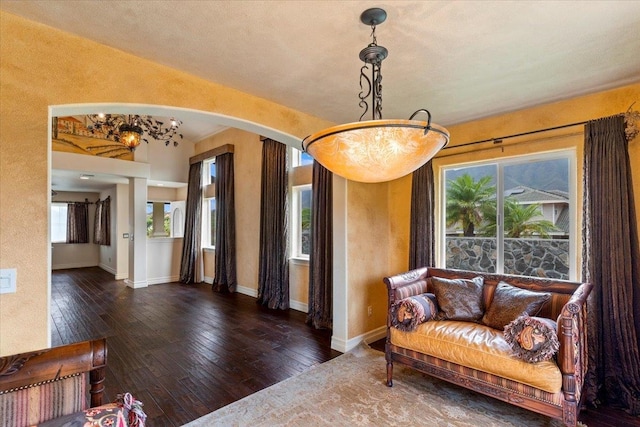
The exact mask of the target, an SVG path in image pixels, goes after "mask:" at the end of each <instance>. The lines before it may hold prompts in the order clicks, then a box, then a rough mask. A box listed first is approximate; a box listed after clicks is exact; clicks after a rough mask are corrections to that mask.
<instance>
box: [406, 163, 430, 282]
mask: <svg viewBox="0 0 640 427" xmlns="http://www.w3.org/2000/svg"><path fill="white" fill-rule="evenodd" d="M434 197H435V196H434V178H433V163H432V162H431V160H429V161H428V162H427V163H425V164H424V165H423V166H422V167H420V168H419V169H417V170H416V171H415V172H413V175H412V178H411V220H410V231H409V270H413V269H415V268H420V267H433V266H434V265H435V259H434V258H435V239H434V236H435V234H434V233H435V219H434V210H435V201H434Z"/></svg>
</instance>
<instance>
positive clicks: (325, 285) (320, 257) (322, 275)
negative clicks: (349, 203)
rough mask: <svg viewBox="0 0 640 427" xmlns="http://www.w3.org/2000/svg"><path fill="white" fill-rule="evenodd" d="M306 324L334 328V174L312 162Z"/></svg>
mask: <svg viewBox="0 0 640 427" xmlns="http://www.w3.org/2000/svg"><path fill="white" fill-rule="evenodd" d="M307 323H310V324H311V325H313V326H314V327H315V328H328V329H331V328H332V327H333V174H332V173H331V172H329V170H327V169H325V168H324V166H322V165H321V164H320V163H318V162H317V161H314V162H313V181H312V196H311V256H310V258H309V311H308V314H307Z"/></svg>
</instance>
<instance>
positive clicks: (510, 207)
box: [441, 152, 576, 279]
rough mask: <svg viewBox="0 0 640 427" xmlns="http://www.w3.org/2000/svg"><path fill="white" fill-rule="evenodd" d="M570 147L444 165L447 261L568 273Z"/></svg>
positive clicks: (488, 268)
mask: <svg viewBox="0 0 640 427" xmlns="http://www.w3.org/2000/svg"><path fill="white" fill-rule="evenodd" d="M574 157H575V154H574V153H573V152H563V153H560V154H558V153H555V154H549V155H539V156H535V157H533V156H528V157H521V158H515V159H509V160H503V161H499V162H492V163H483V164H475V165H466V166H464V167H448V168H445V169H444V179H443V180H442V184H443V192H442V193H443V194H444V197H445V203H443V207H444V213H443V215H442V218H444V221H443V229H444V230H445V231H444V233H443V234H444V244H443V245H442V246H441V247H442V248H443V253H442V255H441V259H443V260H444V264H445V266H446V267H447V268H459V269H464V270H473V271H484V272H490V273H506V274H519V275H525V276H542V277H553V278H559V279H571V278H573V276H574V275H575V271H573V270H575V267H572V262H571V260H573V259H574V257H573V254H572V252H573V250H574V249H573V246H574V245H573V243H572V240H573V239H572V230H573V229H574V228H573V224H574V223H575V215H576V214H575V208H574V207H573V206H572V205H571V200H572V197H571V194H572V192H573V191H575V185H573V184H572V182H570V177H571V176H575V174H574V172H573V169H575V166H574V163H575V161H574Z"/></svg>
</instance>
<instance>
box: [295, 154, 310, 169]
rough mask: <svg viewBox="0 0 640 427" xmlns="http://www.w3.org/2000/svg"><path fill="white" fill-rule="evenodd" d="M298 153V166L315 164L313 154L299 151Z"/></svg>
mask: <svg viewBox="0 0 640 427" xmlns="http://www.w3.org/2000/svg"><path fill="white" fill-rule="evenodd" d="M298 153H299V158H298V164H297V165H296V166H304V165H312V164H313V157H311V154H309V153H305V152H304V151H298Z"/></svg>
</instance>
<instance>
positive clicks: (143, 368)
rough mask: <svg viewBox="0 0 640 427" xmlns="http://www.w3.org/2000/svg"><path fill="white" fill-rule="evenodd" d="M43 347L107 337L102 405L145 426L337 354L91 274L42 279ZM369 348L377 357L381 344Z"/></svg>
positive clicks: (586, 414)
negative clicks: (47, 315)
mask: <svg viewBox="0 0 640 427" xmlns="http://www.w3.org/2000/svg"><path fill="white" fill-rule="evenodd" d="M51 282H52V286H51V304H52V307H51V313H52V344H53V345H54V346H56V345H62V344H68V343H72V342H77V341H83V340H87V339H93V338H100V337H107V342H108V346H109V355H108V364H107V380H106V399H107V401H111V400H114V399H115V396H116V394H117V393H121V392H124V391H128V392H131V393H132V394H133V395H134V396H135V397H137V398H138V399H140V400H141V401H142V402H144V409H145V411H146V412H147V414H148V416H149V419H148V423H147V425H148V426H149V427H160V426H180V425H182V424H185V423H187V422H189V421H191V420H194V419H196V418H198V417H200V416H202V415H204V414H206V413H209V412H211V411H214V410H216V409H218V408H220V407H222V406H225V405H227V404H229V403H231V402H234V401H236V400H239V399H241V398H243V397H245V396H247V395H249V394H251V393H254V392H256V391H259V390H261V389H263V388H265V387H268V386H270V385H272V384H275V383H276V382H279V381H282V380H284V379H286V378H289V377H291V376H293V375H295V374H298V373H300V372H303V371H305V370H307V369H309V367H311V366H313V365H315V364H319V363H323V362H325V361H327V360H330V359H332V358H334V357H336V356H338V355H339V354H340V353H338V352H336V351H334V350H331V349H330V340H331V337H330V333H329V332H328V331H317V330H315V329H313V328H310V327H309V326H307V325H305V323H304V319H305V315H304V314H303V313H300V312H297V311H294V310H289V311H286V312H281V311H272V310H268V309H265V308H263V307H260V306H258V305H257V304H256V303H255V299H253V298H251V297H248V296H246V295H240V294H231V295H229V294H218V293H214V292H212V291H211V288H210V287H209V286H208V285H195V286H192V285H189V286H187V285H181V284H177V283H171V284H166V285H154V286H150V287H148V288H143V289H136V290H133V289H130V288H128V287H126V286H125V285H124V283H123V282H122V281H115V280H113V276H112V275H111V274H109V273H107V272H105V271H103V270H101V269H99V268H86V269H74V270H57V271H54V272H53V274H52V280H51ZM371 346H372V347H373V348H376V349H379V350H382V351H384V340H380V341H376V342H375V343H373V344H372V345H371ZM579 419H580V421H582V422H584V423H585V424H587V425H588V426H589V427H622V426H640V418H638V417H630V416H628V415H626V414H625V413H624V412H622V411H619V410H615V409H611V408H606V407H601V408H598V409H593V408H588V409H585V410H583V411H582V412H581V413H580V417H579Z"/></svg>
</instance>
